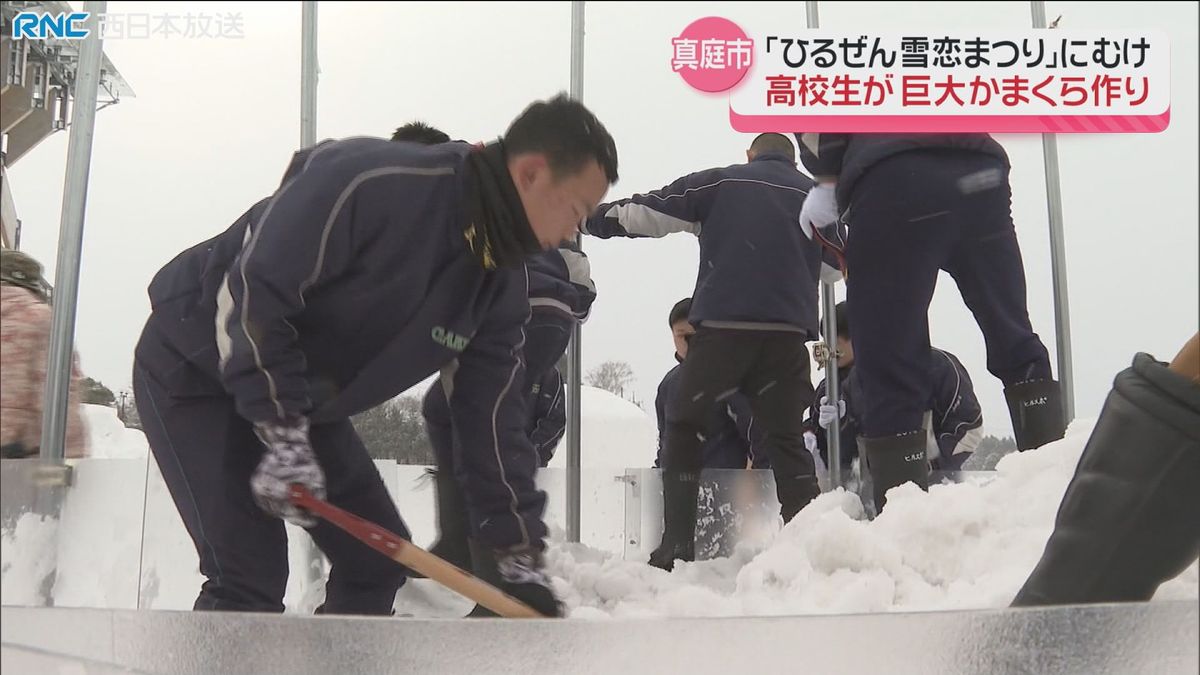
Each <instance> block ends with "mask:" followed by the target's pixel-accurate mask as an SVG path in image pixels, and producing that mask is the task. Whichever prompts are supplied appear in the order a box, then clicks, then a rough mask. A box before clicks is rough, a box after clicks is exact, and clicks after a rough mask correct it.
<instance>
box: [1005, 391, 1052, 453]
mask: <svg viewBox="0 0 1200 675" xmlns="http://www.w3.org/2000/svg"><path fill="white" fill-rule="evenodd" d="M1004 398H1005V400H1007V401H1008V415H1009V417H1011V418H1012V425H1013V433H1014V434H1015V435H1016V437H1017V449H1018V450H1020V451H1022V452H1024V451H1025V450H1032V449H1034V448H1040V447H1042V446H1043V445H1045V444H1047V443H1049V442H1051V441H1057V440H1058V439H1060V438H1062V437H1063V436H1064V435H1065V434H1066V431H1067V420H1066V416H1065V415H1064V414H1063V401H1062V387H1061V386H1059V384H1058V382H1056V381H1054V380H1030V381H1028V382H1019V383H1017V384H1014V385H1012V386H1009V387H1005V389H1004Z"/></svg>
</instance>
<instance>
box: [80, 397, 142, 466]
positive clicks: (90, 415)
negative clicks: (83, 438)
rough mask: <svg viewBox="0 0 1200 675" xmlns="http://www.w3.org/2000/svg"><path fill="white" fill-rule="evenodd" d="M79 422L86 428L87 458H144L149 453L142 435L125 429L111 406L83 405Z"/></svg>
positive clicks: (135, 430) (134, 430)
mask: <svg viewBox="0 0 1200 675" xmlns="http://www.w3.org/2000/svg"><path fill="white" fill-rule="evenodd" d="M83 422H84V424H86V425H87V430H88V450H89V453H90V454H89V455H88V456H89V457H94V458H97V459H125V458H136V457H145V456H146V455H147V454H148V453H149V452H150V446H149V444H147V443H146V437H145V435H143V434H142V432H140V431H138V430H137V429H127V428H126V427H125V424H124V423H123V422H121V420H120V419H118V418H117V415H116V411H114V410H113V409H112V408H109V407H107V406H102V405H84V406H83Z"/></svg>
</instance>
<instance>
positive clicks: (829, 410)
mask: <svg viewBox="0 0 1200 675" xmlns="http://www.w3.org/2000/svg"><path fill="white" fill-rule="evenodd" d="M845 414H846V402H845V401H843V400H841V399H838V402H837V405H833V404H832V403H830V402H829V397H828V396H822V397H821V407H820V410H819V411H818V415H817V424H820V425H821V428H822V429H828V428H829V425H831V424H833V422H834V420H837V419H841V418H842V416H844V415H845Z"/></svg>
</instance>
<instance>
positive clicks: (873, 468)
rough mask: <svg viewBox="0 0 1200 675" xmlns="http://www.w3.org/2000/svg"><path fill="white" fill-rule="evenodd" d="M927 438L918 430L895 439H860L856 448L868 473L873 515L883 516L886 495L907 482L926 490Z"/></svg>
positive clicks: (927, 466) (889, 437)
mask: <svg viewBox="0 0 1200 675" xmlns="http://www.w3.org/2000/svg"><path fill="white" fill-rule="evenodd" d="M925 442H926V434H925V430H924V429H917V430H916V431H910V432H908V433H904V434H898V435H896V436H881V437H878V438H865V437H863V438H859V439H858V447H859V451H860V453H861V454H862V455H864V456H865V457H866V458H867V469H868V470H869V471H870V472H871V495H872V497H873V498H874V500H875V513H877V514H878V513H883V506H884V504H885V503H886V502H887V499H886V498H885V495H887V491H888V490H890V489H892V488H894V487H896V486H897V485H903V484H905V483H908V482H913V483H916V484H917V486H918V487H920V488H921V489H922V490H928V489H929V463H928V462H927V461H926V460H925Z"/></svg>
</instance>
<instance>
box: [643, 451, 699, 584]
mask: <svg viewBox="0 0 1200 675" xmlns="http://www.w3.org/2000/svg"><path fill="white" fill-rule="evenodd" d="M662 480H663V536H662V542H661V543H660V544H659V545H658V548H656V549H654V552H653V553H651V554H650V560H649V564H650V565H651V566H653V567H657V568H659V569H661V570H666V571H668V572H670V571H671V570H673V569H674V568H675V561H676V560H684V561H687V562H691V561H693V560H695V559H696V497H697V496H698V495H699V493H700V474H699V473H692V472H687V473H680V472H673V471H672V472H665V471H664V472H663V478H662Z"/></svg>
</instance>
